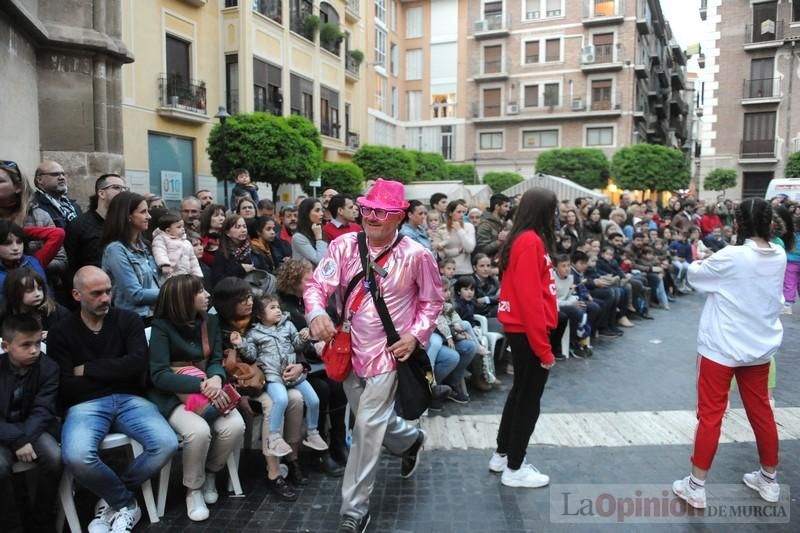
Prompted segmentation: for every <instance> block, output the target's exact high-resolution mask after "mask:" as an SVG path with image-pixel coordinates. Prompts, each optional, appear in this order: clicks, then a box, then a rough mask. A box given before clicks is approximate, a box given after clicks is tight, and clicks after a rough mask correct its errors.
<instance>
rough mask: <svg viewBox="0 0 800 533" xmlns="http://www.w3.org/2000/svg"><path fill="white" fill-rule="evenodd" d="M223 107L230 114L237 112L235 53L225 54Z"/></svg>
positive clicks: (237, 66)
mask: <svg viewBox="0 0 800 533" xmlns="http://www.w3.org/2000/svg"><path fill="white" fill-rule="evenodd" d="M225 107H227V108H228V113H230V114H231V115H235V114H236V113H238V112H239V56H238V55H236V54H228V55H226V56H225Z"/></svg>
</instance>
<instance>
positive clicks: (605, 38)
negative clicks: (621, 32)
mask: <svg viewBox="0 0 800 533" xmlns="http://www.w3.org/2000/svg"><path fill="white" fill-rule="evenodd" d="M592 44H593V45H594V55H595V63H613V62H614V34H613V33H595V34H594V35H593V36H592Z"/></svg>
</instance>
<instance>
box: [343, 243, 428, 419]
mask: <svg viewBox="0 0 800 533" xmlns="http://www.w3.org/2000/svg"><path fill="white" fill-rule="evenodd" d="M395 244H396V243H395ZM358 252H359V255H360V256H361V265H362V267H363V270H364V272H365V273H366V274H365V275H366V280H367V284H368V287H369V292H370V294H371V295H372V299H373V301H374V302H375V309H376V310H377V311H378V315H379V316H380V317H381V322H382V323H383V329H384V331H385V332H386V338H387V341H388V343H389V346H391V345H392V344H394V343H396V342H397V341H399V340H400V335H399V334H398V333H397V329H395V327H394V322H393V321H392V317H391V316H390V315H389V309H388V308H387V307H386V302H385V301H384V299H383V295H382V294H381V293H380V292H379V291H378V284H377V283H376V280H375V270H376V268H375V267H376V265H375V263H374V262H373V261H372V260H370V258H369V250H368V249H367V237H366V235H365V234H364V233H360V234H359V235H358ZM378 268H379V269H380V267H378ZM378 272H379V273H380V274H381V276H385V275H386V273H385V272H382V269H380V270H378ZM397 382H398V383H397V395H396V398H395V410H396V411H397V414H398V415H400V416H401V417H402V418H405V419H406V420H416V419H418V418H419V417H420V416H422V413H424V412H425V411H426V410H427V409H428V407H429V406H430V404H431V399H432V397H433V394H432V387H433V384H434V378H433V369H432V368H431V361H430V359H429V358H428V354H427V353H426V352H425V350H424V349H423V348H422V346H420V345H419V343H417V345H416V347H415V348H414V351H413V352H411V356H410V357H409V358H408V359H406V360H405V361H397Z"/></svg>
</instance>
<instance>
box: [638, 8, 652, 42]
mask: <svg viewBox="0 0 800 533" xmlns="http://www.w3.org/2000/svg"><path fill="white" fill-rule="evenodd" d="M651 24H653V16H652V15H651V13H650V5H649V4H648V3H647V0H638V1H637V3H636V29H637V30H638V31H639V33H641V34H642V35H647V34H648V33H650V25H651Z"/></svg>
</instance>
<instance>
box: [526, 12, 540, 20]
mask: <svg viewBox="0 0 800 533" xmlns="http://www.w3.org/2000/svg"><path fill="white" fill-rule="evenodd" d="M538 18H539V12H538V11H528V12H527V13H525V19H526V20H536V19H538Z"/></svg>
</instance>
